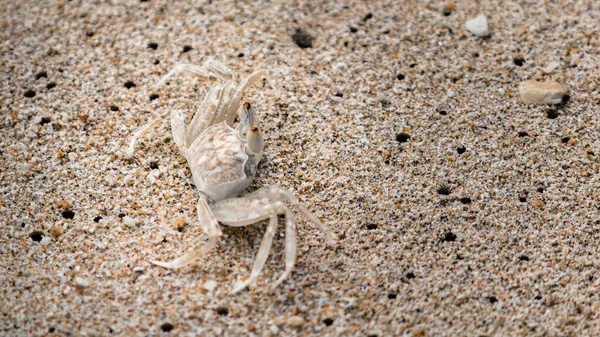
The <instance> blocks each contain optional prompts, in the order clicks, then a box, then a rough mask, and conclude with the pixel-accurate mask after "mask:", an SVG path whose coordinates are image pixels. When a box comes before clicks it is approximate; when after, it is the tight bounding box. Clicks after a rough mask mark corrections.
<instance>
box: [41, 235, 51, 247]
mask: <svg viewBox="0 0 600 337" xmlns="http://www.w3.org/2000/svg"><path fill="white" fill-rule="evenodd" d="M50 241H52V240H51V239H50V237H48V236H44V238H43V239H42V241H40V243H41V244H42V245H44V246H47V245H49V244H50Z"/></svg>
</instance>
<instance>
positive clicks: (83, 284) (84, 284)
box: [75, 277, 90, 288]
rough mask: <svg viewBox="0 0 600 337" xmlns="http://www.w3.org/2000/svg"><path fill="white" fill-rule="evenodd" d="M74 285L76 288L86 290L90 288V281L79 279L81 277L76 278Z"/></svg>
mask: <svg viewBox="0 0 600 337" xmlns="http://www.w3.org/2000/svg"><path fill="white" fill-rule="evenodd" d="M75 284H77V285H78V286H80V287H82V288H87V287H89V286H90V281H88V280H87V279H84V278H81V277H76V278H75Z"/></svg>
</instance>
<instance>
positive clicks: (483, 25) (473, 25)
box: [465, 13, 490, 37]
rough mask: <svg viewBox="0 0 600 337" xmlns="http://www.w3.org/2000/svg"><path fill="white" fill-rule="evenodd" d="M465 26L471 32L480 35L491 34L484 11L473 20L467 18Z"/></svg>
mask: <svg viewBox="0 0 600 337" xmlns="http://www.w3.org/2000/svg"><path fill="white" fill-rule="evenodd" d="M465 27H466V28H467V30H468V31H469V32H471V33H472V34H474V35H477V36H479V37H486V36H488V35H490V31H489V29H488V22H487V18H486V17H485V15H484V14H483V13H480V14H479V15H477V17H475V18H473V19H471V20H467V22H465Z"/></svg>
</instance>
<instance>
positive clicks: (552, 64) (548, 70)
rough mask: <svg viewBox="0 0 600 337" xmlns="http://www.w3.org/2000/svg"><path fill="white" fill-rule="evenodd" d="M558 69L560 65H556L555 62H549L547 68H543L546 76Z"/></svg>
mask: <svg viewBox="0 0 600 337" xmlns="http://www.w3.org/2000/svg"><path fill="white" fill-rule="evenodd" d="M558 67H560V63H558V62H556V61H555V62H550V63H549V64H548V65H547V66H546V68H544V72H545V73H546V74H549V73H551V72H553V71H555V70H556V69H558Z"/></svg>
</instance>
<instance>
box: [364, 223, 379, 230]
mask: <svg viewBox="0 0 600 337" xmlns="http://www.w3.org/2000/svg"><path fill="white" fill-rule="evenodd" d="M377 227H378V226H377V224H374V223H370V224H368V225H367V229H368V230H374V229H377Z"/></svg>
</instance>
